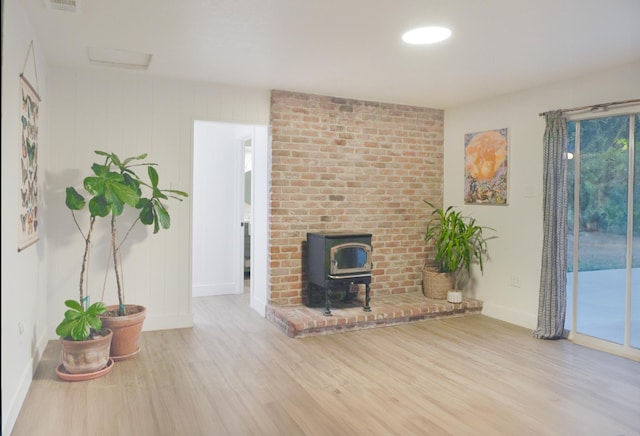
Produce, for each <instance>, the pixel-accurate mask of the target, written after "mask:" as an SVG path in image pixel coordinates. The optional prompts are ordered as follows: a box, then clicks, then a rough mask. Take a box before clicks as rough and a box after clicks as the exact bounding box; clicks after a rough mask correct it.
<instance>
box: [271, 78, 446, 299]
mask: <svg viewBox="0 0 640 436" xmlns="http://www.w3.org/2000/svg"><path fill="white" fill-rule="evenodd" d="M271 122H272V127H273V131H272V172H271V175H272V193H271V211H270V215H271V216H270V220H271V221H270V244H271V253H270V256H271V260H270V262H271V263H270V275H271V295H270V298H269V304H271V305H277V306H290V305H298V304H301V303H306V302H307V298H308V295H307V280H306V275H305V265H304V256H305V252H304V251H305V245H306V237H307V232H314V231H321V230H350V231H358V232H360V231H362V232H369V233H371V234H372V245H373V267H374V269H373V277H372V282H371V295H372V303H373V302H374V300H373V299H374V298H375V296H380V295H389V294H401V293H406V292H421V280H422V272H421V271H422V265H423V264H424V262H425V260H426V258H427V254H428V253H427V247H426V246H425V243H424V242H423V235H424V225H425V222H426V219H427V217H428V213H429V210H428V208H427V206H426V205H425V204H424V203H423V200H428V201H430V202H433V203H435V204H437V205H441V204H442V191H443V180H444V179H443V177H444V168H443V164H444V163H443V153H444V151H443V125H444V113H443V111H442V110H440V109H429V108H421V107H413V106H405V105H397V104H387V103H378V102H371V101H362V100H353V99H345V98H336V97H327V96H318V95H310V94H302V93H292V92H287V91H278V90H276V91H272V94H271Z"/></svg>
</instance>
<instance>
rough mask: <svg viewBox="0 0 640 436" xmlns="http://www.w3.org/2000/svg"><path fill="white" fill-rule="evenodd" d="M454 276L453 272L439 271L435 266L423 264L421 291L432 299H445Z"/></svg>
mask: <svg viewBox="0 0 640 436" xmlns="http://www.w3.org/2000/svg"><path fill="white" fill-rule="evenodd" d="M455 278H456V277H455V274H454V273H441V272H439V271H438V269H437V268H436V267H433V266H425V267H424V269H423V270H422V293H423V294H424V296H425V297H427V298H431V299H433V300H446V299H447V293H448V292H449V291H450V290H452V289H453V286H454V284H455Z"/></svg>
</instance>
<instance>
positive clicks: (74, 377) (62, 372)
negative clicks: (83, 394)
mask: <svg viewBox="0 0 640 436" xmlns="http://www.w3.org/2000/svg"><path fill="white" fill-rule="evenodd" d="M112 369H113V359H111V358H109V360H108V361H107V366H105V367H104V368H102V369H100V370H98V371H94V372H87V373H84V374H71V373H69V372H67V370H66V369H65V368H64V365H63V364H62V363H61V364H60V365H58V367H57V368H56V374H57V375H58V377H60V378H61V379H62V380H66V381H83V380H93V379H94V378H98V377H102V376H103V375H107V374H109V373H110V372H111V370H112Z"/></svg>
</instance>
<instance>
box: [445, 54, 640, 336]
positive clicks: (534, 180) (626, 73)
mask: <svg viewBox="0 0 640 436" xmlns="http://www.w3.org/2000/svg"><path fill="white" fill-rule="evenodd" d="M639 97H640V63H636V64H634V65H629V66H626V67H623V68H618V69H613V70H609V71H605V72H602V73H600V74H594V75H591V76H586V77H580V78H576V79H573V80H569V81H566V82H562V83H557V84H554V85H552V86H545V87H540V88H536V89H531V90H528V91H525V92H520V93H516V94H510V95H504V96H502V97H499V98H495V99H491V100H487V101H481V102H477V103H474V104H469V105H465V106H460V107H456V108H453V109H448V110H446V111H445V117H444V119H445V129H444V130H445V138H444V140H445V183H444V186H445V189H444V203H445V204H446V205H450V204H453V205H456V206H459V207H460V209H461V210H463V211H464V212H465V213H466V214H472V215H473V216H475V217H476V218H477V219H478V221H479V222H480V223H481V224H483V225H486V226H490V227H493V228H495V229H496V230H497V232H496V235H497V236H498V238H497V239H495V240H492V241H490V243H489V254H490V256H491V260H490V261H489V262H488V263H487V264H486V265H485V269H484V275H483V276H480V275H479V272H478V271H477V270H476V271H475V275H474V281H475V283H474V285H473V287H472V289H470V290H468V291H467V294H468V295H469V296H472V297H475V298H478V299H480V300H483V301H484V309H483V313H484V314H485V315H488V316H491V317H494V318H498V319H501V320H504V321H508V322H511V323H514V324H518V325H521V326H524V327H529V328H532V329H533V328H535V327H536V324H537V313H538V290H539V282H540V262H541V256H542V137H543V133H544V128H545V123H544V118H543V117H540V116H538V114H539V113H541V112H544V111H548V110H554V109H565V108H571V107H577V106H583V105H592V104H597V103H607V102H612V101H620V100H628V99H633V98H639ZM502 127H507V128H509V137H510V138H509V146H510V151H509V154H510V156H509V159H510V160H509V164H510V168H509V204H508V206H487V205H464V199H463V189H464V164H463V161H464V135H465V133H473V132H478V131H484V130H489V129H497V128H502ZM512 275H515V276H517V277H518V278H519V280H520V287H515V286H512V285H511V277H512Z"/></svg>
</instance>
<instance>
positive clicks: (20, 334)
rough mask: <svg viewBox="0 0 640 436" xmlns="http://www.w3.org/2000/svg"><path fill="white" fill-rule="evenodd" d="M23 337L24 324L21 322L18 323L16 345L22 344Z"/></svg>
mask: <svg viewBox="0 0 640 436" xmlns="http://www.w3.org/2000/svg"><path fill="white" fill-rule="evenodd" d="M23 337H24V323H23V322H22V321H19V322H18V343H19V344H22V341H23Z"/></svg>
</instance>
